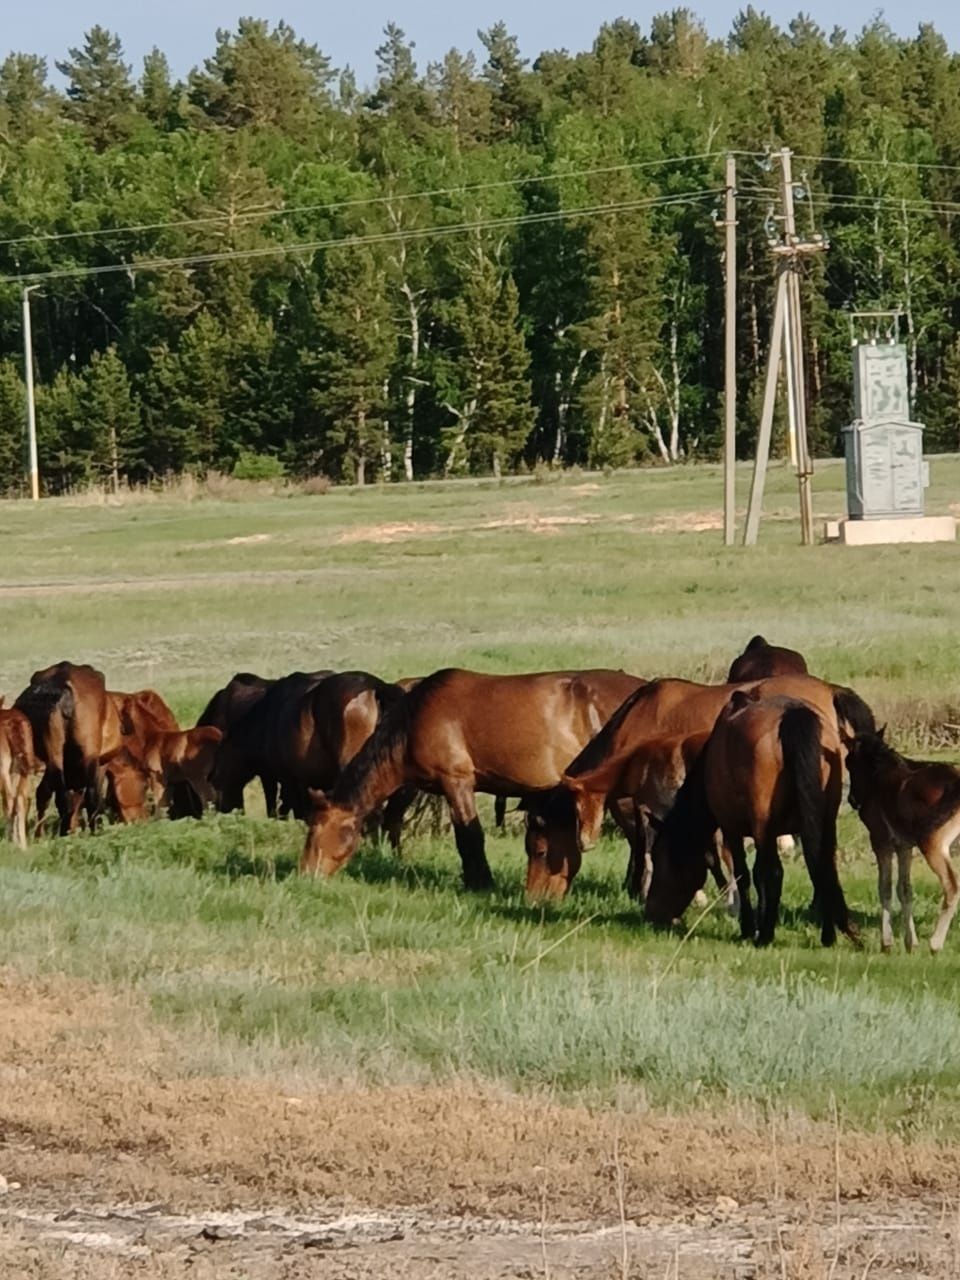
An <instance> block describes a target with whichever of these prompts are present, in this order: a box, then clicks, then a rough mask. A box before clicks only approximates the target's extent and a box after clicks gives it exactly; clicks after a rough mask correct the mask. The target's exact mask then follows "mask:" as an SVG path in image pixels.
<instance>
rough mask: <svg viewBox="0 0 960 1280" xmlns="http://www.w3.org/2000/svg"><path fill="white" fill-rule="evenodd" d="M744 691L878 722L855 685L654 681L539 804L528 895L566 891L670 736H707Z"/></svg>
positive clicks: (853, 722)
mask: <svg viewBox="0 0 960 1280" xmlns="http://www.w3.org/2000/svg"><path fill="white" fill-rule="evenodd" d="M740 688H747V689H756V690H758V691H759V692H760V693H762V694H763V696H777V695H780V696H787V697H798V698H802V699H804V700H805V701H807V702H810V703H812V704H813V705H814V706H816V707H818V708H819V709H820V710H821V711H822V712H823V714H824V715H826V716H828V717H831V718H832V721H833V724H834V726H835V727H836V726H837V725H838V723H839V722H840V721H842V722H843V723H844V724H846V725H848V726H852V727H854V728H859V729H873V728H875V727H876V726H875V723H874V719H873V714H872V712H871V711H870V708H869V707H868V706H867V705H866V703H865V702H863V700H862V699H861V698H859V697H858V696H857V694H855V693H854V692H853V690H851V689H844V688H841V687H840V686H838V685H831V684H827V683H826V682H824V681H822V680H817V679H816V678H815V677H813V676H802V675H794V676H774V677H773V678H771V679H770V680H764V681H759V682H753V683H751V684H748V685H745V686H744V685H731V684H720V685H706V684H696V683H694V682H693V681H690V680H674V679H664V680H652V681H651V682H650V683H649V684H647V685H644V686H642V687H640V688H639V689H637V690H636V691H635V692H634V693H632V694H631V695H630V697H628V698H627V699H626V700H625V701H624V702H623V704H622V705H621V706H620V707H619V708H618V709H617V711H616V712H615V713H614V714H613V715H612V716H611V718H610V719H609V721H608V722H607V723H606V724H605V725H604V727H603V728H602V729H601V730H600V732H599V733H598V734H597V735H596V737H595V738H593V740H592V741H591V742H589V743H588V744H587V746H586V747H585V748H584V749H583V751H581V752H580V754H579V755H578V756H577V757H576V758H575V759H574V760H573V761H572V762H571V763H570V764H568V765H567V767H566V769H565V770H564V772H563V776H562V777H561V779H560V783H559V785H558V788H557V794H556V795H553V796H550V797H547V798H546V799H545V801H544V802H543V803H542V804H541V806H540V809H539V815H540V816H539V819H538V820H536V827H535V829H532V824H531V829H530V830H529V831H528V842H527V852H528V855H529V862H528V866H527V889H528V892H530V893H531V894H533V895H535V896H540V897H549V896H559V895H562V894H564V893H565V892H566V891H567V889H568V888H569V885H570V883H571V882H572V880H573V877H574V876H575V875H576V871H577V869H578V868H579V865H580V855H581V854H582V853H583V852H584V850H586V849H588V848H589V847H590V845H591V844H593V843H594V842H595V841H596V839H597V836H598V835H599V829H600V820H601V817H602V814H603V807H604V805H605V804H607V803H608V802H610V801H611V800H616V799H617V798H620V797H629V796H630V795H631V792H630V788H631V786H632V785H634V783H635V782H636V781H637V778H638V771H639V772H640V773H642V772H643V771H649V770H650V769H651V768H652V769H653V771H654V772H656V771H657V769H658V768H662V767H663V764H664V760H663V758H662V756H658V755H657V754H656V753H657V752H659V751H660V750H661V745H660V744H662V743H663V742H664V741H665V740H667V739H677V738H679V739H681V740H691V741H695V740H696V738H697V736H698V735H704V734H707V733H709V732H710V731H711V730H712V728H713V726H714V723H715V722H716V719H717V716H718V715H719V714H720V712H721V711H722V710H723V708H724V707H725V706H726V704H727V702H728V701H729V699H730V697H731V695H732V694H733V693H734V692H735V691H736V690H737V689H740ZM651 752H653V753H654V754H653V755H651V754H650V753H651ZM688 752H689V748H688ZM638 756H639V759H638V758H637V757H638ZM563 793H566V794H563Z"/></svg>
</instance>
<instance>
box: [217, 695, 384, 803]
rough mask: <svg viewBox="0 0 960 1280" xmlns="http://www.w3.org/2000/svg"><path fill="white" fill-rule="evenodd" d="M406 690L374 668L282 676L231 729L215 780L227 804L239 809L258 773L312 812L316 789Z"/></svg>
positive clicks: (331, 780)
mask: <svg viewBox="0 0 960 1280" xmlns="http://www.w3.org/2000/svg"><path fill="white" fill-rule="evenodd" d="M403 697H404V693H403V690H402V689H400V688H398V687H397V686H396V685H392V684H388V683H387V682H386V681H384V680H380V679H378V677H377V676H374V675H370V673H369V672H366V671H344V672H337V673H329V672H314V673H311V674H305V673H303V672H295V673H294V674H293V675H290V676H286V677H285V678H284V679H282V680H278V681H276V683H275V684H273V685H272V686H271V687H270V688H269V689H268V690H267V691H266V692H265V693H264V695H263V697H262V698H261V699H260V700H259V701H258V702H256V703H255V705H254V706H253V707H252V709H251V710H250V711H249V712H248V713H247V714H246V715H245V716H244V717H243V719H242V720H240V722H239V723H238V724H237V725H235V727H234V728H233V730H232V731H231V732H230V733H228V734H227V736H226V738H225V739H224V742H223V744H222V746H221V749H220V751H219V753H218V756H217V762H216V766H215V769H214V777H213V782H214V785H215V786H216V788H217V790H218V791H219V792H220V793H221V802H220V807H221V809H226V808H228V807H230V806H234V807H235V806H236V805H237V803H238V800H239V799H242V795H243V788H244V786H245V785H246V783H247V782H249V781H250V780H251V779H252V778H253V777H256V776H259V777H260V778H261V779H262V778H264V776H265V775H266V776H267V777H268V778H271V779H275V780H276V782H277V783H279V785H280V787H281V789H282V792H283V794H284V795H285V796H286V798H287V803H288V804H289V806H290V808H291V810H292V812H293V813H294V814H295V815H296V816H297V817H306V815H307V810H308V799H307V789H308V788H309V787H314V786H317V787H324V786H326V787H332V786H333V785H334V784H335V782H336V781H337V778H338V777H339V776H340V772H341V770H342V769H343V767H344V765H345V764H346V763H347V761H348V760H350V759H352V758H353V756H354V755H356V753H357V752H358V751H359V750H360V748H361V747H362V745H363V744H364V742H366V740H367V738H369V736H370V734H371V733H372V732H373V731H374V729H375V727H376V725H377V723H378V721H379V719H380V717H381V714H382V713H383V712H384V710H385V709H387V708H389V707H390V706H392V705H394V704H395V703H398V702H400V701H401V700H402V699H403Z"/></svg>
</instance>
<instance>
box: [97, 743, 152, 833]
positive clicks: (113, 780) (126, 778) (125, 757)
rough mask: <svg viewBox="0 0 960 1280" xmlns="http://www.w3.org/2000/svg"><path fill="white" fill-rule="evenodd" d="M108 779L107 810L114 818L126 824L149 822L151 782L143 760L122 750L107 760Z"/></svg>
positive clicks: (104, 767)
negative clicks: (149, 790)
mask: <svg viewBox="0 0 960 1280" xmlns="http://www.w3.org/2000/svg"><path fill="white" fill-rule="evenodd" d="M102 763H103V774H104V777H105V779H106V789H107V810H108V812H109V813H110V815H111V817H113V818H115V819H116V820H117V821H118V822H122V823H124V824H125V825H128V824H130V823H134V822H145V821H146V819H147V818H149V816H150V809H149V806H148V803H147V789H148V786H149V782H150V779H149V777H148V776H147V771H146V769H145V768H144V765H143V761H142V760H141V759H140V758H139V757H138V756H135V755H134V754H133V753H132V752H131V751H130V750H128V749H127V748H126V747H121V748H120V749H119V750H118V751H114V752H113V753H112V754H110V755H108V756H107V757H106V758H105V759H104V760H103V762H102Z"/></svg>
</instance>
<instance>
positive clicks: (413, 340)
mask: <svg viewBox="0 0 960 1280" xmlns="http://www.w3.org/2000/svg"><path fill="white" fill-rule="evenodd" d="M400 290H401V292H402V293H403V296H404V297H405V298H406V300H407V311H408V313H409V318H410V374H409V377H408V379H407V391H406V395H405V396H404V400H405V407H406V411H407V413H406V421H405V423H404V435H403V474H404V476H405V477H406V479H407V480H412V479H413V426H414V420H415V417H416V407H417V370H418V368H419V367H420V305H419V303H418V301H417V295H416V294H415V293H414V291H413V290H412V289H411V288H410V285H409V283H408V281H406V280H404V282H403V284H402V285H401V286H400Z"/></svg>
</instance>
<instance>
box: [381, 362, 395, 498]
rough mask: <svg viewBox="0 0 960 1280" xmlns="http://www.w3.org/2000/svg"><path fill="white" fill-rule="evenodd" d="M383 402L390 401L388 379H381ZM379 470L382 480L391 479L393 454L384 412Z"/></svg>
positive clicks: (388, 422)
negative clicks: (381, 473)
mask: <svg viewBox="0 0 960 1280" xmlns="http://www.w3.org/2000/svg"><path fill="white" fill-rule="evenodd" d="M383 403H384V404H385V405H386V404H389V403H390V380H389V378H384V380H383ZM380 470H381V471H382V472H383V478H384V480H386V481H387V483H388V484H389V482H390V481H391V480H392V479H393V455H392V453H391V452H390V419H389V417H388V416H387V414H386V413H384V415H383V439H382V440H381V442H380Z"/></svg>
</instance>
